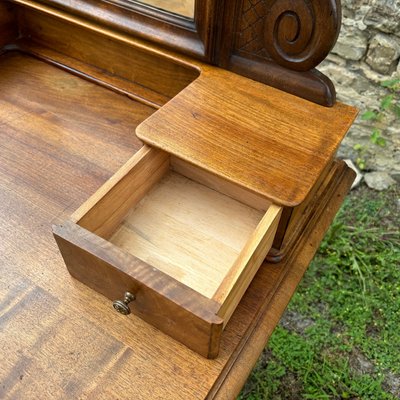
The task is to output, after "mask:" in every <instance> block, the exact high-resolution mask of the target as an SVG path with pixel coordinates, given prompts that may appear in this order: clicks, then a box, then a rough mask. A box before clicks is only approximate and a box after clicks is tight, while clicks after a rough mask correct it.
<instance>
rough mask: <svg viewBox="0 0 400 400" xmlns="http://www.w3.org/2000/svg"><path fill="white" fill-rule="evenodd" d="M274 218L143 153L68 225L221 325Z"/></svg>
mask: <svg viewBox="0 0 400 400" xmlns="http://www.w3.org/2000/svg"><path fill="white" fill-rule="evenodd" d="M279 216H280V207H277V206H275V205H272V204H271V203H270V202H269V201H268V200H267V199H265V198H263V197H262V196H259V195H256V194H254V193H252V192H250V191H248V190H247V189H244V188H242V187H239V186H237V185H235V184H233V183H230V182H228V181H226V180H224V179H221V178H219V177H217V176H215V175H213V174H211V173H209V172H205V171H203V170H200V169H198V168H196V167H194V166H192V165H190V164H188V163H186V162H184V161H182V160H180V159H177V158H175V157H171V156H170V155H169V154H168V153H165V152H163V151H161V150H157V149H155V148H151V147H148V146H144V147H143V148H142V149H141V150H140V151H139V152H138V153H137V154H135V156H133V157H132V159H131V160H129V161H128V163H127V164H126V165H125V166H124V167H122V168H121V170H120V171H118V172H117V174H116V175H114V176H113V177H112V178H111V179H110V181H109V182H107V183H106V184H105V185H104V186H103V187H102V188H100V190H99V191H98V192H96V193H95V194H94V195H93V196H92V197H91V198H90V199H89V200H88V201H87V202H86V203H85V204H83V205H82V207H81V208H80V209H79V210H77V211H76V213H75V214H74V215H73V220H74V222H75V223H77V224H78V225H79V226H81V227H82V228H85V229H87V230H89V231H90V232H92V233H94V234H96V235H98V236H101V237H102V238H103V239H106V240H107V241H108V242H109V243H112V244H113V245H114V246H117V247H118V248H120V249H122V250H123V251H125V252H128V253H130V254H132V255H133V256H135V257H137V258H139V259H140V260H142V261H144V262H145V263H147V264H149V265H151V266H152V267H154V268H157V269H158V270H160V271H162V272H164V273H165V274H167V275H169V276H171V277H172V278H174V279H176V280H177V281H179V282H180V283H182V284H184V285H186V286H188V287H190V288H191V289H193V290H195V291H196V292H198V293H200V294H201V295H203V296H205V297H207V298H209V299H213V300H215V301H217V302H218V303H219V304H220V305H221V313H220V315H221V316H222V317H224V318H225V320H226V322H227V321H228V319H229V316H230V314H231V313H232V312H233V310H234V308H235V306H236V304H237V302H238V301H239V300H240V297H241V296H242V295H243V293H244V291H245V290H246V288H247V285H248V284H249V283H250V281H251V279H252V278H253V276H254V274H255V273H256V272H257V270H258V267H259V265H260V264H261V262H262V260H263V258H264V257H265V255H266V253H267V252H268V250H269V248H270V246H271V242H272V240H273V235H274V233H275V231H276V225H277V223H278V220H279ZM258 252H260V254H259V256H258V257H257V254H258ZM238 282H239V283H238ZM231 297H232V298H231Z"/></svg>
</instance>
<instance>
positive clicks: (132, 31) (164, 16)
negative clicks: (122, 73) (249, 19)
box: [15, 0, 218, 61]
mask: <svg viewBox="0 0 400 400" xmlns="http://www.w3.org/2000/svg"><path fill="white" fill-rule="evenodd" d="M15 2H16V3H19V4H34V3H39V4H44V5H46V6H50V7H51V8H55V9H58V10H61V11H65V12H68V13H69V14H72V15H77V16H81V17H83V18H85V19H86V20H88V21H92V22H95V23H97V24H100V25H102V26H106V27H109V28H111V29H112V30H114V31H117V32H122V33H126V34H128V35H131V36H136V37H140V38H142V39H144V40H146V41H150V42H153V43H157V44H159V45H161V46H163V47H167V48H172V49H177V50H178V51H181V52H184V53H185V54H189V55H191V56H194V57H196V58H199V59H202V60H206V61H211V57H212V54H213V44H214V43H213V40H214V30H215V27H216V25H215V21H217V18H218V15H217V14H216V4H215V3H216V1H215V0H200V1H196V4H195V15H194V18H193V19H189V18H186V17H181V16H178V15H174V14H171V13H168V12H163V11H162V10H157V9H155V8H153V7H149V6H148V5H146V4H143V3H140V2H125V1H121V0H110V1H103V0H101V1H98V0H75V1H73V2H66V1H63V0H39V1H29V0H28V1H25V0H21V1H20V0H16V1H15Z"/></svg>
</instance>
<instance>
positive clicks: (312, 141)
mask: <svg viewBox="0 0 400 400" xmlns="http://www.w3.org/2000/svg"><path fill="white" fill-rule="evenodd" d="M356 115H357V110H356V109H355V108H354V107H350V106H347V105H345V104H341V103H336V104H335V105H334V106H333V107H323V106H320V105H318V104H314V103H311V102H309V101H307V100H304V99H301V98H299V97H296V96H293V95H290V94H288V93H285V92H282V91H280V90H277V89H274V88H272V87H270V86H266V85H263V84H261V83H258V82H255V81H252V80H250V79H247V78H244V77H242V76H239V75H236V74H233V73H231V72H229V71H225V70H220V69H217V68H212V69H208V70H204V71H203V72H202V74H201V75H200V77H199V78H198V79H196V80H195V81H194V82H193V83H192V84H190V85H189V86H188V87H187V88H185V89H184V90H183V91H182V92H181V93H179V94H178V95H177V96H175V97H174V98H173V99H172V100H171V101H170V102H168V103H167V104H166V105H165V106H164V107H162V108H161V109H160V110H159V111H157V112H156V113H155V114H153V115H152V116H151V117H150V118H148V119H147V120H146V121H144V122H143V123H141V124H140V125H139V126H138V128H137V135H138V137H139V138H141V139H142V140H143V141H144V142H146V143H148V144H150V145H152V146H155V147H159V148H161V149H163V150H165V151H167V152H168V153H171V154H174V155H176V156H178V157H179V158H182V159H184V160H186V161H189V162H190V163H192V164H194V165H197V166H199V167H201V168H203V169H205V170H207V171H210V172H214V173H216V174H218V175H220V176H223V177H224V178H226V179H228V180H229V181H232V182H236V183H240V184H241V185H242V186H244V187H247V188H248V189H250V190H253V191H254V192H256V193H259V194H262V195H264V196H266V197H268V198H269V199H271V200H273V201H274V202H275V203H277V204H280V205H285V206H296V205H298V204H300V203H301V202H303V200H304V199H305V198H306V196H307V194H308V193H309V192H310V190H311V189H312V187H313V186H314V184H315V182H316V181H317V179H318V178H319V177H320V175H321V173H322V171H323V170H324V169H325V167H326V165H327V164H328V163H329V162H330V161H331V160H332V157H333V156H334V154H335V152H336V150H337V148H338V146H339V144H340V142H341V141H342V139H343V137H344V135H345V134H346V133H347V131H348V129H349V128H350V126H351V124H352V122H353V120H354V118H355V117H356Z"/></svg>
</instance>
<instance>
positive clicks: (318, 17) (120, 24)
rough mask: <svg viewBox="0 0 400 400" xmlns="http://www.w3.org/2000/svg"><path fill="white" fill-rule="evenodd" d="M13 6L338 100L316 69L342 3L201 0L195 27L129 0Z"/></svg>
mask: <svg viewBox="0 0 400 400" xmlns="http://www.w3.org/2000/svg"><path fill="white" fill-rule="evenodd" d="M13 2H14V3H17V4H21V5H26V6H29V7H30V8H35V9H37V10H41V11H44V12H46V13H50V14H52V15H57V16H58V17H61V16H64V17H65V16H68V19H70V20H71V19H80V20H81V21H82V24H83V25H85V26H88V25H91V24H94V25H96V26H97V27H98V28H97V29H98V30H101V31H102V33H106V31H111V32H113V34H114V35H115V34H119V35H127V36H129V37H135V36H136V37H140V38H142V39H145V40H147V41H149V42H152V43H155V44H157V45H161V46H163V47H165V48H168V49H171V50H174V51H179V52H183V53H185V54H188V55H190V56H194V57H195V58H199V59H201V60H203V61H206V62H209V63H212V64H216V65H219V66H221V67H223V68H226V69H230V70H232V71H234V72H236V73H238V74H241V75H244V76H247V77H249V78H252V79H255V80H258V81H260V82H263V83H266V84H268V85H271V86H274V87H276V88H278V89H281V90H284V91H287V92H289V93H292V94H295V95H297V96H300V97H303V98H306V99H308V100H311V101H313V102H315V103H318V104H321V105H324V106H332V105H333V104H334V103H335V89H334V86H333V85H332V83H331V81H330V80H329V79H328V78H327V77H326V76H324V75H323V74H321V73H320V72H319V71H317V70H315V69H313V67H315V66H316V65H317V64H318V63H319V62H321V61H322V60H323V59H324V58H325V56H326V55H327V54H328V52H329V51H330V49H331V48H332V47H333V45H334V43H335V41H336V39H337V35H338V32H339V28H340V3H339V0H312V1H310V2H308V1H299V2H297V3H296V4H292V3H290V2H287V1H285V0H275V1H269V0H265V1H264V0H259V1H257V2H250V1H248V0H234V1H222V2H216V1H215V0H204V1H202V0H198V1H196V4H195V18H194V21H193V22H192V21H190V20H189V19H187V18H182V17H179V16H174V14H171V13H167V12H163V11H161V10H157V9H154V8H153V7H149V6H148V5H145V4H142V3H139V2H126V1H125V0H110V1H107V2H106V1H100V2H99V1H96V0H76V1H74V2H65V1H62V0H13ZM22 25H23V24H22ZM64 36H65V35H61V36H59V37H64ZM67 40H68V39H67Z"/></svg>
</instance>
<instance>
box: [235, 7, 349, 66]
mask: <svg viewBox="0 0 400 400" xmlns="http://www.w3.org/2000/svg"><path fill="white" fill-rule="evenodd" d="M240 3H241V4H240V6H239V8H238V14H239V21H238V27H237V31H236V37H235V43H234V49H235V52H236V54H238V55H240V56H243V57H248V58H251V57H254V58H258V59H261V60H263V59H267V60H273V61H274V62H276V63H277V64H279V65H281V66H283V67H285V68H288V69H292V70H295V71H309V70H310V69H312V68H314V67H316V66H317V65H318V64H319V63H320V62H321V61H322V60H323V59H324V58H325V57H326V56H327V55H328V53H329V51H330V50H331V49H332V47H333V45H334V44H335V42H336V38H337V36H338V34H339V30H340V20H341V18H340V17H341V14H340V3H339V2H338V1H337V0H311V1H304V0H302V1H298V2H296V3H292V2H289V1H286V0H272V1H271V0H260V1H256V2H254V1H251V0H241V2H240Z"/></svg>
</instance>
